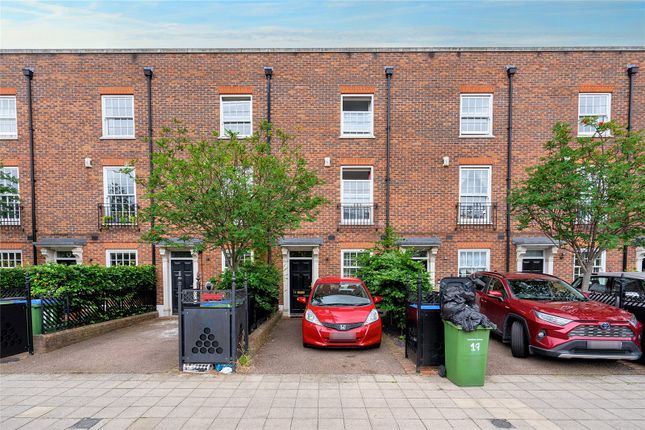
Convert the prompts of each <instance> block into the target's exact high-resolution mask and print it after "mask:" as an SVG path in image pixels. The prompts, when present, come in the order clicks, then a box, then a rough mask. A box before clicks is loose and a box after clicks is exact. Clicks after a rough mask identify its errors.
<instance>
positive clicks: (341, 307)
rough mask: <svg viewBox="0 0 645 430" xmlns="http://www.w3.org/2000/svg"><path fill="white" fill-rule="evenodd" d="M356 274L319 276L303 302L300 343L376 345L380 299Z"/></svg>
mask: <svg viewBox="0 0 645 430" xmlns="http://www.w3.org/2000/svg"><path fill="white" fill-rule="evenodd" d="M381 300H382V299H381V298H380V297H378V296H374V297H372V295H371V294H370V292H369V291H368V290H367V287H366V286H365V284H364V283H363V282H362V281H361V280H360V279H357V278H320V279H318V280H317V281H316V283H315V284H314V286H313V288H312V289H311V294H310V295H309V298H308V299H307V297H304V296H302V297H298V301H299V302H301V303H305V304H306V305H307V306H306V307H305V314H304V317H303V318H302V344H303V345H304V346H306V347H307V346H317V347H359V348H360V347H368V346H372V347H376V348H378V347H379V346H380V345H381V332H382V325H381V318H380V317H379V314H378V311H377V310H376V306H374V305H376V304H377V303H380V302H381Z"/></svg>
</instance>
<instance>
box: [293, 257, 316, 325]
mask: <svg viewBox="0 0 645 430" xmlns="http://www.w3.org/2000/svg"><path fill="white" fill-rule="evenodd" d="M311 277H312V274H311V260H290V261H289V291H290V292H291V294H290V295H291V301H290V302H289V305H290V309H291V313H292V314H302V313H303V312H304V311H305V305H304V304H302V303H299V302H298V301H297V300H296V298H297V297H299V296H305V297H308V296H309V292H310V291H311Z"/></svg>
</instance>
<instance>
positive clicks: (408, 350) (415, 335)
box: [405, 291, 444, 371]
mask: <svg viewBox="0 0 645 430" xmlns="http://www.w3.org/2000/svg"><path fill="white" fill-rule="evenodd" d="M415 299H416V300H409V301H408V304H407V307H406V327H405V356H406V357H407V358H410V359H411V360H413V361H415V362H416V365H417V371H419V368H420V366H439V365H442V364H443V361H444V358H443V321H442V320H441V307H440V305H439V303H440V300H439V292H438V291H430V292H423V293H421V294H419V295H417V296H416V297H415ZM419 309H421V312H419V311H418V310H419Z"/></svg>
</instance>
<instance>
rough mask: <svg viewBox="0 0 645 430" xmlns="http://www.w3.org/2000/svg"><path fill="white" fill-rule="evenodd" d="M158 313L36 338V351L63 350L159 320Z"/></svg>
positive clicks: (149, 313)
mask: <svg viewBox="0 0 645 430" xmlns="http://www.w3.org/2000/svg"><path fill="white" fill-rule="evenodd" d="M158 316H159V314H158V313H157V311H154V312H148V313H145V314H141V315H133V316H131V317H125V318H120V319H118V320H112V321H105V322H102V323H97V324H91V325H86V326H83V327H76V328H71V329H69V330H63V331H58V332H56V333H49V334H43V335H40V336H34V351H35V352H36V353H44V352H49V351H53V350H55V349H59V348H63V347H65V346H68V345H71V344H73V343H77V342H82V341H84V340H87V339H90V338H92V337H96V336H100V335H102V334H105V333H108V332H110V331H113V330H117V329H120V328H124V327H129V326H131V325H134V324H138V323H140V322H143V321H146V320H150V319H154V318H157V317H158Z"/></svg>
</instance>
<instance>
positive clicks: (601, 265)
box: [573, 251, 606, 279]
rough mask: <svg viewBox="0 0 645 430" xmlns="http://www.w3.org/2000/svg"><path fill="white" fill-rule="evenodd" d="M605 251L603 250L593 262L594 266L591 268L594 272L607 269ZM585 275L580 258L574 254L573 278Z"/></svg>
mask: <svg viewBox="0 0 645 430" xmlns="http://www.w3.org/2000/svg"><path fill="white" fill-rule="evenodd" d="M605 257H606V253H605V251H602V252H601V253H600V255H598V256H597V257H596V259H595V260H594V262H593V268H592V269H591V271H592V273H599V272H604V271H605ZM582 275H583V271H582V266H581V265H580V263H579V262H578V258H577V257H576V256H575V254H574V255H573V279H577V278H579V277H580V276H582Z"/></svg>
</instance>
